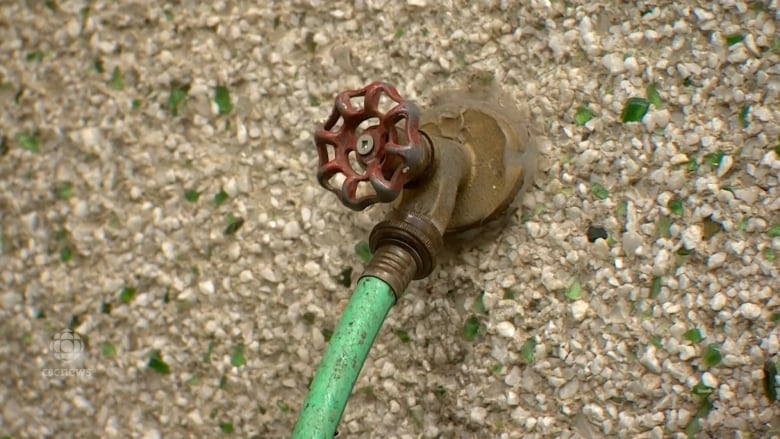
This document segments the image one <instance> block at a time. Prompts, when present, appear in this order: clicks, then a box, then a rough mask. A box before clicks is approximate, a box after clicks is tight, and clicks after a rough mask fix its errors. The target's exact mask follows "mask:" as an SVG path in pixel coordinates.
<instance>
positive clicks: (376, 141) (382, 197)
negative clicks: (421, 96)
mask: <svg viewBox="0 0 780 439" xmlns="http://www.w3.org/2000/svg"><path fill="white" fill-rule="evenodd" d="M383 93H384V94H385V95H386V96H387V97H389V98H390V99H391V100H393V101H394V102H395V103H396V105H395V106H394V107H393V108H391V109H390V110H388V111H387V112H384V113H383V112H382V111H381V110H380V109H379V103H380V99H381V97H382V94H383ZM354 97H363V107H362V108H355V106H354V105H353V103H352V101H351V100H350V99H351V98H354ZM370 118H378V119H379V123H377V124H376V125H372V126H370V127H368V128H366V129H364V130H362V131H361V132H358V129H359V126H360V124H361V123H362V122H364V121H366V120H368V119H370ZM340 120H341V121H342V124H341V125H340V126H337V123H338V122H339V121H340ZM401 121H403V124H400V122H401ZM419 128H420V110H419V109H418V108H417V106H416V105H414V104H413V103H412V102H410V101H406V100H404V99H403V98H402V97H401V95H400V94H399V93H398V90H396V89H395V87H393V86H392V85H389V84H386V83H384V82H372V83H371V84H369V85H367V86H366V87H364V88H362V89H360V90H348V91H345V92H342V93H340V94H339V95H338V96H336V102H335V104H334V105H333V111H332V112H331V114H330V117H329V118H328V120H327V121H326V122H325V125H324V126H323V128H322V129H320V130H317V132H316V133H315V134H314V142H315V144H316V145H317V153H318V155H319V168H318V169H317V180H318V181H319V183H320V184H321V185H322V186H323V187H324V188H325V189H328V190H329V191H331V192H333V193H335V194H336V195H338V197H339V199H340V200H341V202H342V203H343V204H344V205H345V206H347V207H349V208H350V209H353V210H363V209H365V208H366V207H368V206H370V205H372V204H374V203H379V202H383V203H388V202H391V201H393V200H395V199H396V198H397V197H398V195H399V194H400V193H401V190H402V189H403V187H404V185H405V184H406V183H408V182H409V181H410V179H411V178H413V177H415V176H417V175H419V173H420V171H421V170H423V168H425V167H426V166H427V163H428V162H429V160H430V151H429V147H428V145H427V143H426V144H423V143H422V142H423V141H422V136H421V135H420V131H419ZM329 145H330V146H332V147H333V148H334V150H335V154H334V156H333V159H330V158H329V156H328V146H329ZM352 152H354V153H355V156H356V158H357V163H358V164H359V167H360V168H362V169H354V167H353V166H352V165H350V160H349V155H350V153H352ZM337 174H343V175H344V177H345V179H344V183H343V184H342V185H341V188H336V187H335V186H333V184H331V182H330V180H331V179H332V178H333V177H334V176H336V175H337ZM362 182H369V183H370V185H371V187H372V188H373V193H369V194H358V187H359V185H360V183H362Z"/></svg>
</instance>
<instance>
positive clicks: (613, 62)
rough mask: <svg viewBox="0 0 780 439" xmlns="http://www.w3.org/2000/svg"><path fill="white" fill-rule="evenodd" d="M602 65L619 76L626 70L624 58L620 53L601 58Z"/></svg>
mask: <svg viewBox="0 0 780 439" xmlns="http://www.w3.org/2000/svg"><path fill="white" fill-rule="evenodd" d="M601 64H602V65H603V66H604V67H606V68H607V69H608V70H609V72H610V73H612V74H613V75H614V74H617V73H621V72H623V71H624V70H625V68H626V67H625V64H623V57H622V56H621V55H620V54H618V53H610V54H607V55H604V56H603V57H602V58H601Z"/></svg>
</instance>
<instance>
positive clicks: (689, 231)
mask: <svg viewBox="0 0 780 439" xmlns="http://www.w3.org/2000/svg"><path fill="white" fill-rule="evenodd" d="M701 238H702V232H701V227H699V226H697V225H693V226H689V227H687V228H686V229H685V230H683V232H682V242H683V245H684V246H685V248H687V249H688V250H694V249H696V248H698V247H699V244H701Z"/></svg>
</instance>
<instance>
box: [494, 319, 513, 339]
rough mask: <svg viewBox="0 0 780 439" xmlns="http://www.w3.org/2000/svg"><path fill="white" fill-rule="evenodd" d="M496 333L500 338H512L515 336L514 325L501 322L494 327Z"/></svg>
mask: <svg viewBox="0 0 780 439" xmlns="http://www.w3.org/2000/svg"><path fill="white" fill-rule="evenodd" d="M496 332H498V335H500V336H502V337H506V338H513V337H514V336H515V325H513V324H512V322H501V323H499V324H498V325H496Z"/></svg>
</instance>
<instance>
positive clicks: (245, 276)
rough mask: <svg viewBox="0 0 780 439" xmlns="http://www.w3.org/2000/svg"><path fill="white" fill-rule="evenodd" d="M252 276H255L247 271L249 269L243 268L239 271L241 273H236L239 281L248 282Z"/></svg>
mask: <svg viewBox="0 0 780 439" xmlns="http://www.w3.org/2000/svg"><path fill="white" fill-rule="evenodd" d="M254 278H255V277H254V276H253V275H252V272H251V271H249V270H244V271H242V272H241V274H239V275H238V279H239V280H240V281H241V282H249V281H251V280H252V279H254Z"/></svg>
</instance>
